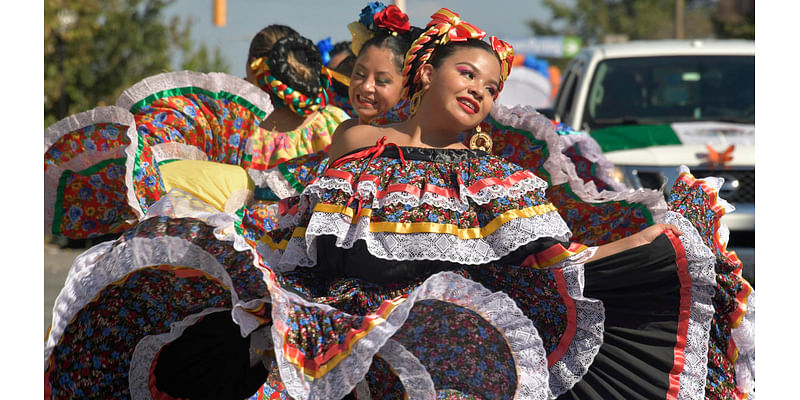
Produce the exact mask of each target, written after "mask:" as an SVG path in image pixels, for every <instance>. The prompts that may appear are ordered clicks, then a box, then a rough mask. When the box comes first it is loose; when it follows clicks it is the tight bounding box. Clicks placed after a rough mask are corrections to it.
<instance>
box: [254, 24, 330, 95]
mask: <svg viewBox="0 0 800 400" xmlns="http://www.w3.org/2000/svg"><path fill="white" fill-rule="evenodd" d="M267 65H268V66H269V69H270V73H272V75H273V76H275V78H276V79H278V80H280V81H281V82H283V83H285V84H286V85H287V86H289V87H290V88H292V89H293V90H297V91H299V92H300V93H303V94H305V95H306V96H309V97H313V96H314V95H315V94H317V92H319V90H320V87H321V83H320V70H321V69H322V56H321V55H320V52H319V49H318V48H317V45H315V44H314V42H312V41H311V40H310V39H308V38H305V37H303V36H300V35H288V36H285V37H283V38H281V39H279V40H278V41H277V42H275V44H274V45H273V46H272V49H271V50H270V52H269V54H268V55H267Z"/></svg>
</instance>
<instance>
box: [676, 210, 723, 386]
mask: <svg viewBox="0 0 800 400" xmlns="http://www.w3.org/2000/svg"><path fill="white" fill-rule="evenodd" d="M665 222H666V223H668V224H673V225H675V226H676V227H678V229H679V230H680V231H681V232H682V233H683V234H682V235H681V236H680V237H679V239H680V241H681V244H682V246H683V250H684V254H685V257H686V261H687V269H688V272H689V277H690V279H691V289H690V293H691V308H690V310H689V321H688V328H687V331H686V347H685V348H684V350H683V369H682V370H681V374H680V380H679V382H680V384H679V387H680V390H679V391H678V397H677V398H678V399H692V400H701V399H703V398H704V396H705V384H706V374H707V368H708V341H709V332H710V330H711V320H712V319H713V317H714V305H713V297H714V288H715V287H716V275H715V273H714V264H715V258H714V254H713V253H712V252H711V249H709V248H708V247H707V246H706V245H705V244H703V241H702V239H701V238H700V234H698V233H697V230H696V229H695V228H694V226H693V225H692V224H691V222H689V221H688V220H687V219H686V218H684V217H683V216H682V215H680V214H678V213H675V212H672V211H668V212H667V213H666V214H665Z"/></svg>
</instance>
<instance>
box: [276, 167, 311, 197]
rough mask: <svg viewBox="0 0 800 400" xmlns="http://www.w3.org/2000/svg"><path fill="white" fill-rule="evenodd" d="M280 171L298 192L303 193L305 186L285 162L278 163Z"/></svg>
mask: <svg viewBox="0 0 800 400" xmlns="http://www.w3.org/2000/svg"><path fill="white" fill-rule="evenodd" d="M278 171H280V173H281V175H283V178H284V179H286V181H287V182H289V185H291V186H292V187H293V188H294V190H296V191H297V193H303V190H304V189H305V186H303V184H302V183H300V182H299V181H298V180H297V178H295V177H294V175H292V173H291V172H289V168H287V167H286V164H285V163H280V164H278Z"/></svg>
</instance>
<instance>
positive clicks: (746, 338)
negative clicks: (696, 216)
mask: <svg viewBox="0 0 800 400" xmlns="http://www.w3.org/2000/svg"><path fill="white" fill-rule="evenodd" d="M678 173H679V175H683V174H689V175H690V176H691V171H690V170H689V168H688V167H687V166H685V165H681V166H680V168H679V169H678ZM692 178H693V179H694V180H695V181H697V182H700V183H701V184H703V185H705V186H706V187H707V188H709V189H710V190H711V191H712V192H713V193H715V194H716V195H717V196H716V205H717V206H719V207H721V208H722V209H723V210H724V212H723V213H721V214H720V215H719V216H720V217H721V216H722V215H723V214H728V213H731V212H733V211H734V210H735V207H734V206H733V205H732V204H730V203H728V202H727V201H726V200H725V199H723V198H721V197H720V196H719V190H720V188H721V187H722V184H723V183H724V182H725V180H724V179H723V178H718V177H706V178H703V179H696V178H694V176H692ZM716 234H717V236H718V239H719V242H720V243H719V244H720V246H721V248H720V249H719V250H720V251H722V253H723V254H728V251H727V244H728V238H729V234H730V231H729V230H728V227H727V226H726V225H725V224H724V223H722V222H719V228H718V230H717V232H716ZM739 279H743V278H741V276H739ZM745 310H746V311H745V314H744V316H743V317H742V320H741V322H740V323H739V325H738V326H736V327H735V328H733V329H731V338H732V339H733V344H734V345H735V346H736V350H737V352H738V354H739V355H738V358H737V359H736V361H735V362H734V371H735V374H736V387H737V389H738V390H740V391H741V392H742V393H754V392H753V391H754V390H755V291H752V292H750V294H749V295H748V297H747V299H746V300H745Z"/></svg>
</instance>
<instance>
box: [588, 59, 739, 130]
mask: <svg viewBox="0 0 800 400" xmlns="http://www.w3.org/2000/svg"><path fill="white" fill-rule="evenodd" d="M584 112H585V113H586V118H585V120H586V121H587V122H588V124H589V127H590V128H591V129H599V128H603V127H607V126H612V125H621V124H664V123H671V122H679V121H724V122H738V123H746V124H753V123H755V56H752V55H750V56H665V57H636V58H619V59H610V60H606V61H603V62H601V63H599V64H598V66H597V69H596V70H595V74H594V77H593V78H592V85H591V87H590V88H589V100H588V102H587V107H586V110H585V111H584Z"/></svg>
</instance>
